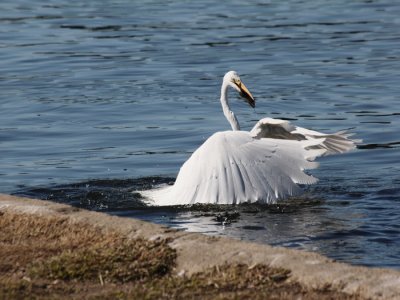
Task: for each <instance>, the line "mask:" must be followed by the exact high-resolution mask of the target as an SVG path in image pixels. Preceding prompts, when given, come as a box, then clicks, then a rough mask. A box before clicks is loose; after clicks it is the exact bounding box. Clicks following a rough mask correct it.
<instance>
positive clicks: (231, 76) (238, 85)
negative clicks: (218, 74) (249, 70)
mask: <svg viewBox="0 0 400 300" xmlns="http://www.w3.org/2000/svg"><path fill="white" fill-rule="evenodd" d="M224 82H226V83H227V84H228V85H229V86H231V87H233V88H234V89H235V90H236V91H238V92H239V94H240V96H242V97H243V98H244V99H245V100H246V102H247V103H248V104H249V105H250V106H251V107H253V108H254V107H255V105H256V102H255V100H254V97H253V95H252V94H251V93H250V91H249V90H248V89H247V88H246V86H245V85H244V83H243V82H242V80H241V79H240V77H239V75H238V73H236V72H235V71H229V72H228V73H226V74H225V76H224Z"/></svg>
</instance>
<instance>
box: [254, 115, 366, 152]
mask: <svg viewBox="0 0 400 300" xmlns="http://www.w3.org/2000/svg"><path fill="white" fill-rule="evenodd" d="M250 134H251V135H252V136H253V137H254V138H258V139H261V138H273V139H284V140H298V141H301V140H310V141H311V140H315V139H322V138H323V139H324V142H323V143H321V144H319V145H316V146H313V148H314V149H326V152H325V153H324V155H330V154H339V153H344V152H347V151H350V150H352V149H354V148H356V144H357V143H360V142H361V140H352V139H349V137H350V136H351V134H349V133H348V132H346V131H339V132H336V133H328V134H326V133H321V132H318V131H314V130H309V129H306V128H302V127H297V126H294V125H292V124H291V123H290V122H288V121H286V120H279V119H272V118H264V119H261V120H260V121H258V122H257V124H256V125H255V126H254V127H253V129H252V130H251V131H250Z"/></svg>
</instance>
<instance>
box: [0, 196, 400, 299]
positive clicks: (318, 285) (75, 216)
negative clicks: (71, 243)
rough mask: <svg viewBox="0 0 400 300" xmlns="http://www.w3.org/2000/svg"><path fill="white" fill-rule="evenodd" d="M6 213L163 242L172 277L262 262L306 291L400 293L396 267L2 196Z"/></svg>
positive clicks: (362, 294) (391, 295) (369, 294)
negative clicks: (173, 253)
mask: <svg viewBox="0 0 400 300" xmlns="http://www.w3.org/2000/svg"><path fill="white" fill-rule="evenodd" d="M4 213H11V214H16V215H30V216H35V218H37V219H41V218H48V217H52V218H55V219H64V220H68V222H70V223H71V224H87V225H88V226H89V227H91V228H99V229H101V230H102V231H104V232H109V231H112V232H118V234H120V235H122V236H124V237H126V238H127V239H143V240H146V241H150V242H151V241H159V240H162V241H167V244H168V247H170V248H172V249H173V250H174V251H176V261H175V265H174V267H173V270H172V271H171V274H172V275H174V276H181V277H182V276H187V277H190V276H192V275H194V274H197V273H198V272H207V270H209V269H210V268H213V267H217V268H219V267H220V266H224V265H227V264H228V265H246V266H249V267H248V269H249V270H250V269H251V268H252V267H254V266H258V265H263V266H268V267H270V268H276V269H279V268H281V269H284V270H288V272H290V281H291V282H296V283H298V284H300V285H301V286H302V287H304V288H305V289H307V290H323V289H327V287H329V290H330V291H332V292H335V293H336V292H339V293H345V294H347V295H349V296H354V297H356V298H357V297H358V298H359V299H368V298H374V299H395V298H399V297H400V272H399V271H396V270H390V269H383V268H368V267H361V266H352V265H349V264H346V263H341V262H335V261H334V260H332V259H329V258H326V257H324V256H322V255H320V254H318V253H313V252H305V251H302V250H294V249H287V248H283V247H272V246H268V245H261V244H256V243H251V242H243V241H239V240H234V239H231V238H226V237H212V236H205V235H202V234H200V233H189V232H183V231H178V230H175V229H171V228H167V227H165V226H161V225H156V224H152V223H148V222H145V221H140V220H136V219H132V218H122V217H117V216H111V215H107V214H105V213H99V212H93V211H87V210H83V209H79V208H75V207H72V206H69V205H65V204H59V203H54V202H49V201H44V200H35V199H28V198H21V197H15V196H9V195H3V194H0V218H1V214H4ZM0 230H1V229H0ZM0 298H1V297H0ZM358 298H357V299H358Z"/></svg>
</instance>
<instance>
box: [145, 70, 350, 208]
mask: <svg viewBox="0 0 400 300" xmlns="http://www.w3.org/2000/svg"><path fill="white" fill-rule="evenodd" d="M229 86H231V87H233V88H234V89H236V90H237V91H239V92H241V93H242V94H244V95H245V96H246V98H247V101H248V102H249V104H250V105H252V106H254V98H253V96H252V95H251V94H250V92H249V91H248V90H247V88H246V87H245V86H244V84H243V83H242V82H241V80H240V78H239V76H238V75H237V74H236V72H233V71H231V72H228V73H227V74H226V75H225V77H224V80H223V83H222V87H221V104H222V108H223V112H224V115H225V117H226V118H227V120H228V121H229V123H230V124H231V127H232V131H224V132H217V133H215V134H213V135H212V136H211V137H210V138H209V139H207V140H206V141H205V143H204V144H203V145H201V146H200V147H199V148H198V149H197V150H196V151H195V152H194V153H193V154H192V156H191V157H190V158H189V159H188V160H187V161H186V162H185V163H184V164H183V165H182V167H181V169H180V171H179V174H178V177H177V179H176V181H175V183H174V185H172V186H164V187H160V188H156V189H152V190H148V191H143V192H141V193H142V195H143V196H144V197H146V198H148V199H149V200H150V201H152V203H153V204H155V205H178V204H194V203H212V204H238V203H243V202H261V203H275V202H276V201H277V200H279V199H283V198H286V197H288V196H294V195H298V194H300V193H301V188H300V187H299V186H298V185H297V184H313V183H316V182H317V181H318V179H317V178H315V177H313V176H310V175H308V174H306V173H304V170H306V169H313V168H316V167H318V163H316V162H314V161H313V160H314V159H315V158H316V157H318V156H321V155H325V154H333V153H343V152H345V151H348V150H351V149H353V148H354V147H355V142H356V141H353V140H350V139H348V137H349V135H348V134H347V133H346V132H338V133H334V134H324V133H320V132H316V131H312V130H308V129H304V128H301V127H296V126H294V125H292V124H291V123H290V122H288V121H285V120H279V119H271V118H264V119H262V120H260V121H259V122H258V123H257V124H256V125H255V126H254V128H253V129H252V130H251V131H250V132H246V131H240V126H239V122H238V121H237V119H236V117H235V115H234V113H233V112H232V111H231V110H230V108H229V104H228V99H227V90H228V87H229Z"/></svg>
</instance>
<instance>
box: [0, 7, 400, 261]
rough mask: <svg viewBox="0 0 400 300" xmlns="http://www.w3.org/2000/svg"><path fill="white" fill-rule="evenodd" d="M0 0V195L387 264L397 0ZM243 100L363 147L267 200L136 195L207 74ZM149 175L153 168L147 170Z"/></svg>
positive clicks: (204, 109) (180, 144)
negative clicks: (245, 96) (195, 201)
mask: <svg viewBox="0 0 400 300" xmlns="http://www.w3.org/2000/svg"><path fill="white" fill-rule="evenodd" d="M230 3H231V4H230V5H229V6H228V5H224V4H218V3H215V2H214V1H141V2H140V4H138V3H136V2H135V1H128V0H120V1H99V0H98V1H94V0H87V1H79V2H76V1H72V2H71V1H65V0H57V1H56V0H54V1H51V0H49V1H27V0H26V1H22V0H13V1H10V0H5V1H2V2H1V3H0V57H1V60H0V70H1V72H0V107H1V118H0V192H3V193H13V194H20V195H29V196H33V197H41V198H44V199H54V200H56V201H64V202H67V203H71V204H73V205H77V206H80V207H85V208H90V209H95V210H101V211H106V212H109V213H112V214H118V215H122V216H127V217H137V218H141V219H145V220H150V221H153V222H157V223H161V224H166V225H169V226H172V227H176V228H180V229H183V230H190V231H197V232H204V233H207V234H212V235H223V236H232V237H235V238H240V239H244V240H251V241H257V242H261V243H268V244H273V245H283V246H287V247H294V248H300V249H307V250H310V251H317V252H320V253H322V254H325V255H328V256H330V257H333V258H336V259H339V260H343V261H347V262H351V263H354V264H363V265H373V266H384V267H391V268H397V269H400V155H399V154H400V151H399V150H400V149H399V147H400V134H399V128H400V101H399V97H400V84H399V83H400V31H399V28H400V3H399V2H398V1H385V0H382V1H373V0H370V1H341V0H339V1H323V0H312V1H294V0H290V1H247V2H246V3H245V2H244V1H233V2H230ZM231 69H234V70H237V71H238V72H239V73H240V74H241V77H242V79H243V81H244V82H245V83H246V85H247V86H248V87H249V89H250V90H251V91H252V93H253V95H255V97H256V99H257V107H256V109H255V110H253V109H251V108H249V107H246V106H245V105H244V104H243V102H241V101H236V100H235V96H234V95H233V94H232V95H231V97H233V99H232V101H231V102H232V105H233V109H234V110H235V112H236V113H237V115H238V117H239V122H241V125H242V127H243V129H245V130H248V129H250V128H252V126H253V125H254V123H255V122H256V121H257V120H259V119H260V118H262V117H264V116H272V117H277V118H284V119H289V120H292V122H295V123H296V124H297V125H300V126H303V127H307V128H312V129H316V130H321V131H338V130H341V129H351V130H352V131H353V132H355V133H356V136H357V138H362V139H363V140H364V144H363V145H361V146H360V148H359V149H358V150H357V151H354V152H352V153H350V154H347V155H342V156H332V157H326V158H322V159H320V160H319V161H320V163H321V167H320V168H319V169H317V170H313V171H312V173H313V174H314V175H315V176H317V177H319V178H320V182H319V183H318V184H317V185H315V186H312V187H310V188H308V189H307V192H306V194H305V196H304V197H302V198H300V199H292V200H288V201H284V202H283V203H281V204H280V205H275V206H270V207H260V206H240V207H229V208H226V207H194V208H185V207H175V208H151V207H146V206H145V205H144V204H143V203H142V202H141V199H140V197H139V196H138V195H137V194H134V193H132V191H135V190H140V189H144V188H148V187H150V186H152V185H153V184H158V183H163V182H170V181H173V180H174V177H175V176H176V174H177V172H178V170H179V167H180V165H181V164H182V163H183V162H184V161H185V160H186V159H187V158H188V157H189V155H190V153H192V152H193V151H194V150H195V149H196V148H197V147H198V146H199V145H201V143H202V142H204V140H205V139H206V138H207V137H209V136H210V135H211V134H212V133H213V132H215V131H221V130H227V129H229V124H228V123H227V122H226V120H225V119H224V117H223V115H222V114H221V108H220V104H219V101H218V99H219V95H218V94H219V90H220V83H221V78H222V76H223V74H224V73H225V72H226V71H228V70H231ZM155 176H156V177H155Z"/></svg>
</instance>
